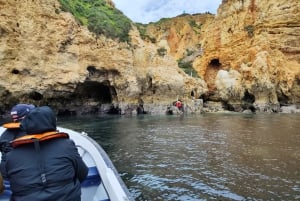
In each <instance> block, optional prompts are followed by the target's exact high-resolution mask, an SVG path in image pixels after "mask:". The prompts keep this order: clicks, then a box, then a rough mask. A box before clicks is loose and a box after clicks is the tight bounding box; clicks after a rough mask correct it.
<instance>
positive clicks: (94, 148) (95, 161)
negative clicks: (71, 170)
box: [0, 127, 133, 201]
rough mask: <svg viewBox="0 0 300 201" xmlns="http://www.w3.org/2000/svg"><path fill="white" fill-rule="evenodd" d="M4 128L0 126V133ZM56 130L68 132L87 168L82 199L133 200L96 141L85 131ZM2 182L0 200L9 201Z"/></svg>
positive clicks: (7, 183) (7, 190) (9, 193)
mask: <svg viewBox="0 0 300 201" xmlns="http://www.w3.org/2000/svg"><path fill="white" fill-rule="evenodd" d="M4 130H5V128H3V127H0V135H1V134H2V133H3V131H4ZM57 130H58V131H60V132H65V133H68V134H69V136H70V138H71V139H72V140H73V141H74V142H75V144H76V146H77V149H78V152H79V154H80V155H81V157H82V158H83V160H84V162H85V163H86V165H87V166H88V168H89V172H88V176H87V178H86V179H85V180H84V181H83V182H82V184H81V200H82V201H133V198H132V197H131V196H130V193H129V191H128V189H127V187H126V186H125V184H124V182H123V180H122V179H121V177H120V176H119V173H118V172H117V170H116V168H115V167H114V165H113V163H112V162H111V160H110V158H109V157H108V155H107V154H106V152H105V151H104V150H103V149H102V147H101V146H100V145H99V144H98V143H97V142H96V141H94V140H93V139H92V138H90V137H89V136H88V135H87V134H86V133H79V132H76V131H74V130H70V129H66V128H62V127H57ZM0 155H1V154H0ZM4 183H5V191H4V193H3V194H0V201H9V198H10V195H11V191H10V186H9V182H7V181H5V182H4Z"/></svg>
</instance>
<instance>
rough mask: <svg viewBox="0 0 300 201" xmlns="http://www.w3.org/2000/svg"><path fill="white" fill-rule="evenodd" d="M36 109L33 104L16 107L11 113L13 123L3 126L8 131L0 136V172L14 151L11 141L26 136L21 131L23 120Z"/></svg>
mask: <svg viewBox="0 0 300 201" xmlns="http://www.w3.org/2000/svg"><path fill="white" fill-rule="evenodd" d="M34 107H35V106H34V105H31V104H17V105H15V106H14V107H13V108H12V109H11V112H10V115H11V118H12V120H13V122H10V123H5V124H3V125H2V126H3V127H4V128H6V130H5V131H4V132H3V133H2V134H1V136H0V151H1V164H0V170H2V169H3V166H5V161H6V154H7V153H8V152H9V151H11V150H12V147H11V145H10V141H12V140H14V139H15V138H17V137H20V136H22V135H24V134H25V132H24V131H22V130H21V129H20V122H21V120H22V119H24V117H25V116H26V115H27V114H28V113H29V112H30V110H32V109H33V108H34ZM3 177H4V178H6V175H5V174H3Z"/></svg>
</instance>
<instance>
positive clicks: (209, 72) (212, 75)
mask: <svg viewBox="0 0 300 201" xmlns="http://www.w3.org/2000/svg"><path fill="white" fill-rule="evenodd" d="M221 67H222V64H221V63H220V61H219V59H218V58H215V59H212V60H211V61H210V63H209V64H208V66H207V68H206V72H205V75H204V80H205V82H206V83H207V86H208V89H209V90H210V91H214V90H215V79H216V76H217V74H218V71H219V70H220V69H221Z"/></svg>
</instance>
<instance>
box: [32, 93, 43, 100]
mask: <svg viewBox="0 0 300 201" xmlns="http://www.w3.org/2000/svg"><path fill="white" fill-rule="evenodd" d="M29 98H30V99H32V100H36V101H40V100H42V99H43V95H42V94H40V93H39V92H36V91H32V92H31V93H30V94H29Z"/></svg>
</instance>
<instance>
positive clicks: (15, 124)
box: [2, 122, 21, 129]
mask: <svg viewBox="0 0 300 201" xmlns="http://www.w3.org/2000/svg"><path fill="white" fill-rule="evenodd" d="M20 125H21V123H20V122H10V123H6V124H3V125H2V126H3V127H4V128H8V129H12V128H20Z"/></svg>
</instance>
